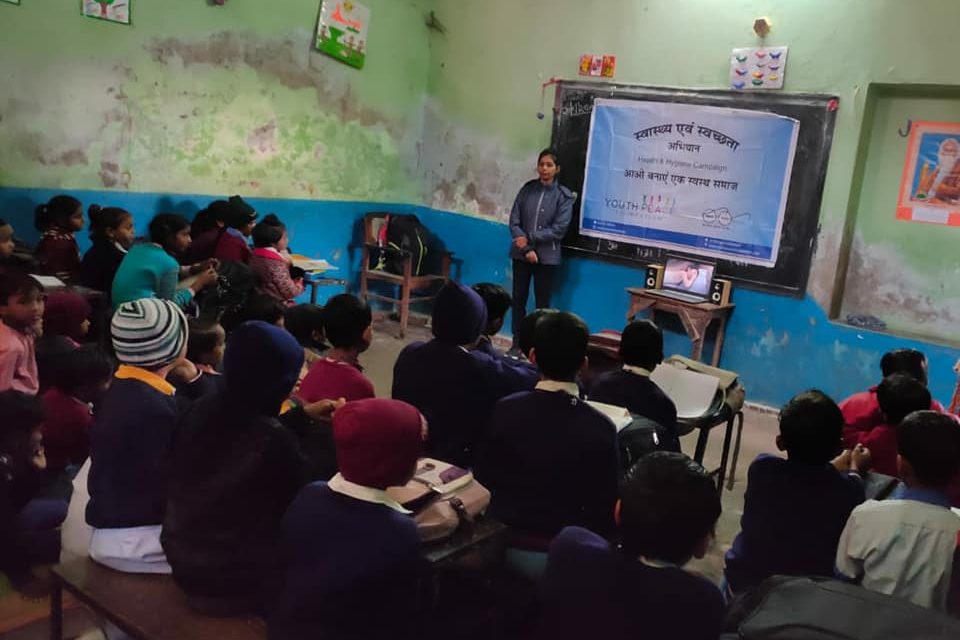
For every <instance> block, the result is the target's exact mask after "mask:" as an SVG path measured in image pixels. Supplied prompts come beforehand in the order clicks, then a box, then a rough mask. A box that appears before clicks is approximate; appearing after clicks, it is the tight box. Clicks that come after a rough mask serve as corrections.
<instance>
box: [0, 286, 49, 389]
mask: <svg viewBox="0 0 960 640" xmlns="http://www.w3.org/2000/svg"><path fill="white" fill-rule="evenodd" d="M43 307H44V296H43V287H41V286H40V283H38V282H37V281H36V280H34V279H33V278H31V277H30V276H28V275H26V274H25V273H18V272H16V271H9V272H7V273H5V274H3V275H2V276H0V391H6V390H8V389H13V390H14V391H22V392H23V393H28V394H30V395H36V393H37V392H38V391H39V390H40V377H39V375H38V373H37V356H36V351H35V344H34V342H35V339H36V336H37V335H40V334H41V333H42V332H43Z"/></svg>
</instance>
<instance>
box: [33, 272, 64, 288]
mask: <svg viewBox="0 0 960 640" xmlns="http://www.w3.org/2000/svg"><path fill="white" fill-rule="evenodd" d="M30 277H31V278H33V279H34V280H36V281H37V282H39V283H40V286H41V287H43V288H44V289H63V288H64V287H66V286H67V285H66V284H65V283H64V282H63V280H61V279H60V278H54V277H53V276H38V275H35V274H33V273H31V274H30Z"/></svg>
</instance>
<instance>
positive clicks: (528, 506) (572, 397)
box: [477, 312, 620, 572]
mask: <svg viewBox="0 0 960 640" xmlns="http://www.w3.org/2000/svg"><path fill="white" fill-rule="evenodd" d="M589 335H590V334H589V331H588V330H587V326H586V325H585V324H584V323H583V321H582V320H581V319H580V318H578V317H577V316H575V315H573V314H571V313H566V312H557V313H552V314H549V315H547V316H546V317H544V318H543V319H542V320H540V322H539V323H538V324H537V334H536V338H535V339H534V348H533V351H532V353H531V356H530V357H531V359H532V360H533V362H534V363H536V365H537V366H538V367H539V368H540V376H541V378H540V382H539V383H537V386H536V389H535V390H533V391H524V392H521V393H516V394H514V395H511V396H508V397H506V398H504V399H503V400H501V401H500V402H498V403H497V406H496V408H495V409H494V411H493V416H492V418H491V419H490V425H489V428H488V432H487V434H486V438H485V441H484V445H483V447H482V448H481V452H480V459H479V461H478V465H477V477H478V479H479V480H480V481H481V482H482V483H483V484H484V485H485V486H486V487H487V488H488V489H489V490H490V493H491V494H492V501H491V504H490V511H491V513H492V514H493V515H494V517H496V518H497V519H499V520H501V521H502V522H504V523H505V524H508V525H510V526H511V527H513V528H514V529H515V530H516V532H517V534H518V537H520V536H522V537H524V538H527V537H529V540H522V541H520V542H518V543H517V545H516V546H517V548H518V549H522V550H525V551H528V552H532V554H528V553H524V552H523V551H517V552H516V553H515V554H514V555H517V556H518V562H520V563H521V564H527V561H529V565H530V566H531V567H534V566H536V565H537V564H538V563H539V565H540V566H542V564H543V562H544V561H545V560H546V557H545V556H544V555H542V554H543V553H544V552H545V551H546V549H547V545H548V544H549V542H550V540H551V539H552V538H553V536H554V535H556V534H557V533H558V532H559V531H560V529H562V528H563V527H567V526H574V525H575V526H581V527H586V528H588V529H590V530H591V531H594V532H595V533H600V534H605V533H607V532H608V531H610V530H611V529H612V527H613V505H614V503H615V502H616V500H617V479H618V476H619V472H620V463H619V460H618V453H617V432H616V428H615V427H614V425H613V424H612V423H611V422H610V419H609V418H607V417H606V416H605V415H603V414H602V413H600V412H599V411H597V410H596V409H594V408H593V407H591V406H590V405H589V404H587V403H586V402H584V401H582V400H581V399H580V390H579V388H578V387H577V375H578V374H579V373H580V371H581V369H583V368H584V367H585V366H586V356H587V339H588V338H589ZM538 553H539V554H541V556H542V557H538V556H537V555H536V554H538ZM520 556H523V557H524V558H526V559H525V560H524V559H520ZM527 556H529V558H527ZM532 571H534V572H535V571H536V570H535V569H532Z"/></svg>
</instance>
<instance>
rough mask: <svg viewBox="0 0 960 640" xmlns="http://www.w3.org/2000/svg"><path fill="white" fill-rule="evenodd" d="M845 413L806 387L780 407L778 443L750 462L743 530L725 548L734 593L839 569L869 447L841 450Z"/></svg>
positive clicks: (861, 497) (859, 500) (860, 499)
mask: <svg viewBox="0 0 960 640" xmlns="http://www.w3.org/2000/svg"><path fill="white" fill-rule="evenodd" d="M842 428H843V414H842V413H840V408H839V407H837V405H836V403H835V402H834V401H833V400H831V399H830V398H829V397H827V396H826V395H825V394H824V393H822V392H820V391H816V390H812V391H805V392H803V393H801V394H799V395H797V396H794V397H793V398H792V399H791V400H790V401H789V402H787V404H786V405H784V407H783V409H782V410H781V411H780V435H778V436H777V448H778V449H779V450H781V451H786V452H787V458H786V459H783V458H779V457H776V456H773V455H769V454H761V455H760V456H759V457H758V458H757V459H756V460H754V461H753V463H752V464H751V465H750V470H749V471H748V473H747V491H746V494H745V496H744V507H743V517H742V518H741V519H740V533H739V534H738V535H737V537H736V538H735V539H734V541H733V546H732V547H731V548H730V550H729V551H728V552H727V555H726V569H725V572H726V579H727V582H728V584H729V588H730V590H731V591H732V592H733V593H739V592H741V591H744V590H747V589H749V588H751V587H754V586H756V585H758V584H760V582H762V581H763V580H764V579H766V578H768V577H770V576H772V575H775V574H782V575H821V576H832V575H833V560H834V557H835V555H836V548H837V541H838V540H839V538H840V533H841V532H842V531H843V527H844V525H845V524H846V522H847V518H848V517H849V516H850V512H851V511H853V509H854V508H855V507H856V506H857V505H859V504H860V503H862V502H863V500H864V490H863V481H862V479H861V478H860V474H862V473H864V472H865V471H866V470H867V468H868V466H869V452H867V451H866V450H864V449H863V448H862V447H861V448H857V449H856V450H854V451H852V452H851V451H846V452H843V453H842V454H841V455H839V456H838V455H837V454H838V453H840V433H841V429H842Z"/></svg>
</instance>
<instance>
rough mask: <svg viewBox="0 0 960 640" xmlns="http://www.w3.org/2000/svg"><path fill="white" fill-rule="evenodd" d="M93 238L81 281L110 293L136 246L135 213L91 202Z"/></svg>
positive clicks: (89, 214)
mask: <svg viewBox="0 0 960 640" xmlns="http://www.w3.org/2000/svg"><path fill="white" fill-rule="evenodd" d="M87 215H88V216H89V217H90V240H92V241H93V246H92V247H90V249H89V250H87V253H86V254H84V256H83V262H82V263H81V264H80V284H82V285H83V286H85V287H90V288H91V289H95V290H97V291H103V292H105V293H106V294H107V295H109V294H110V288H111V287H112V286H113V278H114V276H115V275H116V273H117V269H119V268H120V263H121V262H122V261H123V258H124V256H126V255H127V251H129V250H130V247H132V246H133V240H134V229H133V215H131V214H130V212H129V211H127V210H126V209H120V208H119V207H105V208H104V207H101V206H100V205H97V204H92V205H90V208H89V209H88V210H87Z"/></svg>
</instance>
